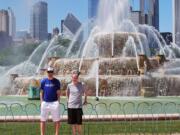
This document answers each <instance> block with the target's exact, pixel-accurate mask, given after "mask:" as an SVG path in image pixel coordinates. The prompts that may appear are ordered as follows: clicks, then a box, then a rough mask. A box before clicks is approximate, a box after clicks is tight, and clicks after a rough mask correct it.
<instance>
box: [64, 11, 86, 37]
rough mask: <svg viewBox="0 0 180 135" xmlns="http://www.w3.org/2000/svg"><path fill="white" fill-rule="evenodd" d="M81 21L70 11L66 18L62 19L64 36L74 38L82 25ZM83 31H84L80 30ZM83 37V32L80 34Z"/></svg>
mask: <svg viewBox="0 0 180 135" xmlns="http://www.w3.org/2000/svg"><path fill="white" fill-rule="evenodd" d="M81 25H82V24H81V23H80V21H79V20H78V19H77V18H76V17H75V16H74V15H73V14H71V13H68V15H67V16H66V18H65V19H64V20H61V33H62V35H63V36H65V37H68V38H69V39H72V38H73V37H74V36H75V34H76V33H77V32H78V30H79V29H80V27H81ZM80 32H82V31H80ZM79 35H80V37H79V38H81V39H82V38H83V37H82V36H83V34H82V33H81V34H79Z"/></svg>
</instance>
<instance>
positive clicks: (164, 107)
mask: <svg viewBox="0 0 180 135" xmlns="http://www.w3.org/2000/svg"><path fill="white" fill-rule="evenodd" d="M60 111H61V121H62V126H61V129H60V134H64V135H70V134H71V130H70V127H69V126H68V125H67V124H66V121H67V107H66V105H65V104H63V103H60ZM83 112H84V115H83V120H84V123H83V129H84V131H83V132H84V135H96V134H97V135H108V134H109V135H121V134H175V133H176V134H180V104H178V103H175V102H166V103H161V102H152V103H149V102H140V103H135V102H123V103H121V102H112V103H108V104H106V103H103V102H99V103H96V104H91V103H88V104H87V105H86V106H83ZM39 114H40V105H39V104H35V103H27V104H20V103H12V104H5V103H0V135H1V134H2V135H6V134H7V135H16V134H18V135H21V134H22V135H36V134H39V118H40V117H39ZM52 126H53V124H52V122H51V118H50V119H49V121H48V126H47V134H49V135H52V134H53V127H52Z"/></svg>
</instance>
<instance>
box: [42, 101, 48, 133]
mask: <svg viewBox="0 0 180 135" xmlns="http://www.w3.org/2000/svg"><path fill="white" fill-rule="evenodd" d="M48 113H49V110H48V109H47V103H45V102H42V104H41V122H40V130H41V135H45V126H46V120H47V119H48Z"/></svg>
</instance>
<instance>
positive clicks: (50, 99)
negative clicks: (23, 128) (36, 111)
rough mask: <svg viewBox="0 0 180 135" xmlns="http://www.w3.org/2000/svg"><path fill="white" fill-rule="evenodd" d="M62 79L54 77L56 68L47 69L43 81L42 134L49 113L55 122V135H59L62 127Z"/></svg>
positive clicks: (41, 94) (41, 97)
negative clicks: (60, 99) (60, 102)
mask: <svg viewBox="0 0 180 135" xmlns="http://www.w3.org/2000/svg"><path fill="white" fill-rule="evenodd" d="M60 86H61V85H60V81H59V80H58V79H56V78H54V69H53V68H52V67H49V68H48V69H47V78H44V79H43V80H42V81H41V93H40V99H41V123H40V128H41V135H45V122H46V121H47V119H48V115H49V113H51V115H52V120H53V122H54V123H55V135H59V128H60V106H59V98H60Z"/></svg>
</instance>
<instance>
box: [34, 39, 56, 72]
mask: <svg viewBox="0 0 180 135" xmlns="http://www.w3.org/2000/svg"><path fill="white" fill-rule="evenodd" d="M57 38H58V36H55V37H54V38H53V39H51V41H50V43H49V45H48V47H47V48H46V50H45V52H44V54H43V56H42V59H41V61H40V63H39V66H38V68H37V71H36V73H38V72H39V70H40V68H41V66H42V64H43V62H44V60H45V58H46V57H47V54H48V52H49V49H50V48H51V46H53V45H54V42H55V41H56V40H57Z"/></svg>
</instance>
